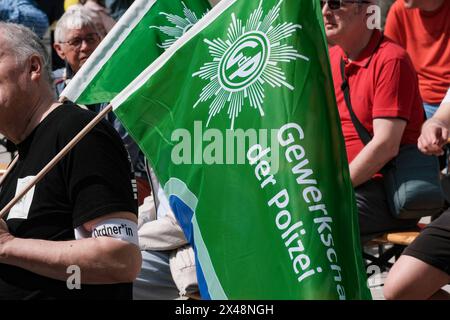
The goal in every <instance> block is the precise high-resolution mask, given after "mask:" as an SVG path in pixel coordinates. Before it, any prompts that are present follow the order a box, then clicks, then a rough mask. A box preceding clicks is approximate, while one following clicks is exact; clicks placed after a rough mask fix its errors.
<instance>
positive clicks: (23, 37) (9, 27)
mask: <svg viewBox="0 0 450 320" xmlns="http://www.w3.org/2000/svg"><path fill="white" fill-rule="evenodd" d="M0 30H1V31H0V34H1V35H2V37H3V38H4V39H5V40H6V41H7V42H8V44H9V47H10V50H11V51H12V52H13V53H14V54H15V56H16V60H17V63H18V64H21V63H23V62H24V61H25V60H26V59H28V58H29V57H30V56H32V55H37V56H38V57H39V59H40V60H41V63H42V67H43V70H44V76H45V77H46V78H47V80H48V81H49V83H51V82H52V81H51V72H52V66H51V61H50V56H49V54H48V52H47V49H46V48H45V46H44V44H43V43H42V41H41V39H40V38H39V36H38V35H37V34H36V33H34V32H33V31H32V30H31V29H29V28H27V27H25V26H23V25H19V24H16V23H9V22H0Z"/></svg>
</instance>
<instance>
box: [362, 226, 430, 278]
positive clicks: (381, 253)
mask: <svg viewBox="0 0 450 320" xmlns="http://www.w3.org/2000/svg"><path fill="white" fill-rule="evenodd" d="M424 227H425V225H424V224H418V225H417V229H414V230H410V231H403V232H389V233H385V234H383V235H382V236H379V237H377V238H375V239H373V240H371V241H370V242H369V243H367V244H365V245H364V247H365V248H367V247H371V246H376V247H377V252H376V255H375V254H370V253H367V252H366V251H364V250H363V259H365V260H366V261H368V263H367V264H366V268H369V266H373V265H375V266H378V267H379V268H380V271H389V269H390V268H391V267H392V266H393V263H392V262H390V260H391V259H392V258H394V260H396V259H398V258H399V257H400V255H401V254H402V252H403V250H404V249H405V248H406V247H407V246H408V245H410V244H411V243H412V242H413V241H414V240H415V239H416V238H417V236H418V235H419V234H420V230H421V229H423V228H424Z"/></svg>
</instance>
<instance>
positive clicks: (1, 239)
mask: <svg viewBox="0 0 450 320" xmlns="http://www.w3.org/2000/svg"><path fill="white" fill-rule="evenodd" d="M12 238H13V236H12V235H11V234H10V233H9V230H8V226H7V225H6V222H5V220H3V219H1V218H0V261H1V258H3V250H2V249H3V246H4V244H5V243H6V242H7V241H9V240H11V239H12Z"/></svg>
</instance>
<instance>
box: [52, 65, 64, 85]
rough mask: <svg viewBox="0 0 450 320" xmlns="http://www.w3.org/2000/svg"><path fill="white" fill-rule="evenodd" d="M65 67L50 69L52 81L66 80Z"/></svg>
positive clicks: (55, 82)
mask: <svg viewBox="0 0 450 320" xmlns="http://www.w3.org/2000/svg"><path fill="white" fill-rule="evenodd" d="M65 71H66V68H60V69H56V70H53V71H52V79H53V83H54V84H55V85H56V84H59V83H61V82H64V81H65V80H66V72H65Z"/></svg>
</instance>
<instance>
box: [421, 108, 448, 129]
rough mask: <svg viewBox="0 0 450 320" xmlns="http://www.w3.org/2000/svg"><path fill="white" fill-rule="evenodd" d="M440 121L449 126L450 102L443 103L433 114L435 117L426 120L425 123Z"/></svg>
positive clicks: (444, 125)
mask: <svg viewBox="0 0 450 320" xmlns="http://www.w3.org/2000/svg"><path fill="white" fill-rule="evenodd" d="M432 121H435V122H438V123H440V124H441V125H442V126H443V127H445V128H447V129H448V128H449V125H450V103H443V104H442V105H441V106H440V107H439V108H438V109H437V111H436V113H435V114H434V115H433V117H432V118H431V119H429V120H427V121H426V122H425V124H424V125H426V124H427V122H432Z"/></svg>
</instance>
